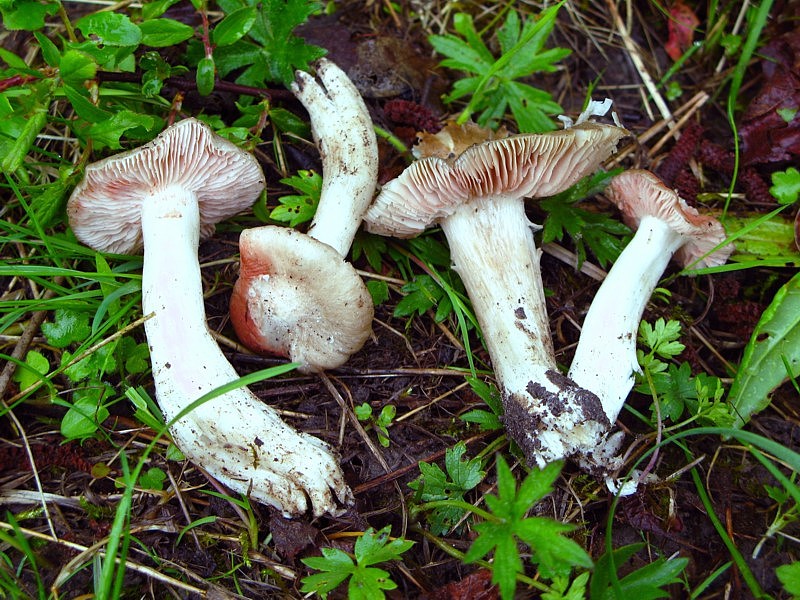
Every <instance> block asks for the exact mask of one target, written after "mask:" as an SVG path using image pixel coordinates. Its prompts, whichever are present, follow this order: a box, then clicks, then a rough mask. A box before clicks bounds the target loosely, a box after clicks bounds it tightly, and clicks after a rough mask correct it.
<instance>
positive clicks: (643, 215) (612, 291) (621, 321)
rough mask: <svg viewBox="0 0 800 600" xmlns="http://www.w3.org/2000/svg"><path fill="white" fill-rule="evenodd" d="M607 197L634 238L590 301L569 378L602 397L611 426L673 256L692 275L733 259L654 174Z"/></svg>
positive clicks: (711, 227)
mask: <svg viewBox="0 0 800 600" xmlns="http://www.w3.org/2000/svg"><path fill="white" fill-rule="evenodd" d="M605 195H606V196H607V197H608V199H609V200H611V201H612V202H613V203H614V204H616V205H617V207H618V208H619V210H620V211H621V212H622V217H623V220H624V221H625V223H626V224H627V225H628V226H629V227H631V228H632V229H635V230H636V233H635V234H634V236H633V239H632V240H631V241H630V243H629V244H628V245H627V246H626V247H625V249H624V250H623V251H622V253H621V254H620V255H619V258H617V260H616V262H615V263H614V265H613V266H612V267H611V270H609V272H608V275H607V276H606V278H605V280H604V281H603V283H602V284H601V285H600V288H599V289H598V290H597V293H596V294H595V297H594V299H593V300H592V304H591V306H590V307H589V311H588V312H587V313H586V318H585V319H584V322H583V328H582V330H581V336H580V340H579V342H578V346H577V348H576V350H575V357H574V358H573V360H572V365H571V367H570V370H569V377H570V379H572V380H573V381H574V382H575V383H577V384H578V385H580V386H581V387H584V388H586V389H589V390H591V391H592V392H594V393H595V394H597V396H598V397H599V398H600V402H601V403H602V405H603V411H604V412H605V414H606V417H607V418H608V420H609V421H610V422H611V423H614V422H615V421H616V420H617V416H618V415H619V413H620V411H621V410H622V406H623V405H624V404H625V400H626V398H627V397H628V394H629V393H630V391H631V389H632V388H633V384H634V373H638V372H640V369H639V363H638V361H637V358H636V334H637V331H638V328H639V322H640V321H641V319H642V313H643V312H644V308H645V305H646V304H647V302H648V300H649V299H650V296H651V295H652V293H653V290H654V289H655V287H656V284H657V283H658V280H659V279H660V278H661V275H662V274H663V272H664V270H665V269H666V267H667V264H668V263H669V261H670V259H671V258H672V257H673V255H674V257H675V259H676V260H677V261H678V262H679V263H680V264H682V265H683V266H684V267H687V268H701V267H713V266H717V265H721V264H723V263H724V262H725V261H726V260H727V259H728V256H730V254H731V252H732V251H733V246H732V245H731V244H728V245H725V246H721V245H722V243H723V242H724V240H725V230H724V229H723V227H722V225H721V224H720V222H719V221H717V220H716V219H715V218H713V217H710V216H703V215H701V214H699V213H698V212H697V210H695V209H694V208H692V207H690V206H688V205H687V204H686V202H685V201H684V200H683V199H682V198H680V197H679V196H678V194H677V193H676V192H675V191H674V190H671V189H669V188H668V187H667V186H665V185H664V184H663V183H662V182H661V180H660V179H659V178H658V177H656V176H655V175H654V174H652V173H651V172H649V171H645V170H641V169H634V170H630V171H625V172H623V173H620V174H619V175H617V176H616V177H614V178H613V179H612V180H611V182H610V183H609V185H608V187H607V188H606V190H605ZM719 246H721V247H719Z"/></svg>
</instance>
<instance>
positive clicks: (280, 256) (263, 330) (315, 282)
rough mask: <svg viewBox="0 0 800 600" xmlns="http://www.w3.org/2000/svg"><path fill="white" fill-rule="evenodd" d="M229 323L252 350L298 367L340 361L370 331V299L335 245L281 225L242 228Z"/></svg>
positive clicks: (329, 366) (317, 367)
mask: <svg viewBox="0 0 800 600" xmlns="http://www.w3.org/2000/svg"><path fill="white" fill-rule="evenodd" d="M239 250H240V254H241V271H240V276H239V279H238V280H237V282H236V284H235V285H234V289H233V293H232V295H231V302H230V313H231V322H232V324H233V326H234V329H235V330H236V333H237V335H238V337H239V339H240V340H241V341H242V343H243V344H245V345H246V346H247V347H249V348H250V349H251V350H254V351H256V352H260V353H266V354H273V355H279V356H285V357H288V358H289V359H290V360H291V361H293V362H299V363H301V365H303V366H302V367H301V369H302V370H306V371H320V370H324V369H332V368H335V367H338V366H341V365H342V364H344V362H346V361H347V359H348V358H349V357H350V355H352V354H353V353H355V352H357V351H358V350H359V349H360V348H361V347H362V346H363V345H364V343H365V342H366V341H367V339H368V338H369V335H370V333H371V331H372V329H371V326H372V316H373V306H372V297H371V296H370V294H369V292H368V291H367V289H366V286H365V285H364V282H363V281H362V280H361V277H359V275H358V273H356V271H355V269H354V268H353V267H352V265H350V263H348V262H347V261H345V260H344V258H342V257H341V256H340V255H339V253H338V252H336V250H334V249H333V248H331V247H330V246H328V245H327V244H324V243H322V242H319V241H317V240H315V239H314V238H312V237H310V236H308V235H305V234H303V233H300V232H298V231H295V230H293V229H288V228H284V227H275V226H270V225H268V226H264V227H257V228H254V229H247V230H245V231H243V232H242V234H241V237H240V239H239Z"/></svg>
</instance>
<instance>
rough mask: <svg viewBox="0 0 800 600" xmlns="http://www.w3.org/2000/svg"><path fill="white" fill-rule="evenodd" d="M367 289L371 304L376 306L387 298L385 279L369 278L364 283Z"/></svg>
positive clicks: (387, 287) (387, 291) (387, 285)
mask: <svg viewBox="0 0 800 600" xmlns="http://www.w3.org/2000/svg"><path fill="white" fill-rule="evenodd" d="M366 286H367V291H368V292H369V295H370V296H371V297H372V304H374V305H375V306H378V305H380V304H383V303H384V302H386V301H387V300H388V299H389V284H388V283H386V282H385V281H378V280H376V279H370V280H369V281H367V283H366Z"/></svg>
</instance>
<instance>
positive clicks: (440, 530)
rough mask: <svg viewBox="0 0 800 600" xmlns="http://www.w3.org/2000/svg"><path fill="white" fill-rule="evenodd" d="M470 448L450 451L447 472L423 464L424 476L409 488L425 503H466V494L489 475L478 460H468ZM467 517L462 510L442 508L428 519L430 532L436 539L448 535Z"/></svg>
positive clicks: (420, 468)
mask: <svg viewBox="0 0 800 600" xmlns="http://www.w3.org/2000/svg"><path fill="white" fill-rule="evenodd" d="M466 452H467V447H466V445H465V444H464V442H459V443H457V444H456V445H455V446H453V447H452V448H448V449H447V450H446V451H445V454H444V465H445V469H446V470H447V472H446V473H445V471H443V470H442V468H441V467H440V466H439V465H437V464H428V463H425V462H421V463H419V470H420V472H421V473H422V474H421V475H420V476H419V477H417V478H416V479H415V480H414V481H412V482H410V483H409V484H408V487H410V488H411V489H412V490H414V491H415V492H416V493H417V496H418V497H419V499H420V500H422V501H423V502H433V501H438V500H458V501H463V500H464V494H466V493H467V492H468V491H470V490H471V489H473V488H474V487H475V486H477V485H478V484H479V483H480V482H481V481H482V480H483V478H484V476H485V475H486V473H485V472H484V471H482V470H481V461H480V459H478V458H473V459H465V458H464V454H465V453H466ZM465 514H466V510H465V509H464V508H462V507H461V506H459V505H457V504H455V505H450V506H448V505H440V506H437V507H436V508H434V509H433V510H432V511H431V513H430V514H429V515H428V523H429V525H430V531H431V533H433V534H434V535H444V534H446V533H447V532H448V531H450V530H451V529H452V528H453V526H455V524H456V523H458V521H459V520H460V519H461V518H462V517H463V516H464V515H465Z"/></svg>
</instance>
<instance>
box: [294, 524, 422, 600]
mask: <svg viewBox="0 0 800 600" xmlns="http://www.w3.org/2000/svg"><path fill="white" fill-rule="evenodd" d="M389 530H390V528H389V527H384V528H383V529H381V530H380V531H378V532H375V531H374V530H373V529H372V528H369V529H367V530H366V531H365V532H364V535H362V536H361V537H359V538H358V540H357V541H356V544H355V548H354V549H353V554H352V555H351V554H349V553H347V552H344V551H343V550H339V549H337V548H322V556H312V557H310V558H303V559H301V560H302V562H303V564H305V565H306V566H307V567H310V568H312V569H316V570H317V571H321V572H320V573H315V574H313V575H308V576H307V577H304V578H303V580H302V588H301V591H302V592H303V593H316V594H318V595H319V596H320V597H321V598H327V595H328V592H331V591H333V590H334V589H336V588H337V587H339V586H340V585H341V584H342V583H344V582H345V581H347V594H348V597H349V598H350V600H383V598H385V595H384V593H383V591H384V590H393V589H395V588H397V584H396V583H395V582H394V581H392V579H391V577H390V575H389V573H388V572H387V571H386V570H384V569H380V568H377V567H374V566H372V565H376V564H380V563H384V562H388V561H391V560H399V559H400V555H401V554H403V553H404V552H405V551H406V550H408V549H409V548H411V546H412V545H413V544H414V542H411V541H408V540H404V539H393V540H392V539H390V537H389Z"/></svg>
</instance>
